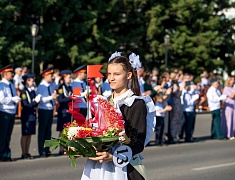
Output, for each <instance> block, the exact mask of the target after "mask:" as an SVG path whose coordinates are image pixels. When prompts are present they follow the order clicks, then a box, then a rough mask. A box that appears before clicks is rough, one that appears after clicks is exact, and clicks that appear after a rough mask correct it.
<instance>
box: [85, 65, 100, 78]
mask: <svg viewBox="0 0 235 180" xmlns="http://www.w3.org/2000/svg"><path fill="white" fill-rule="evenodd" d="M102 66H103V65H88V66H87V78H96V77H104V76H103V75H102V74H101V73H100V69H101V67H102Z"/></svg>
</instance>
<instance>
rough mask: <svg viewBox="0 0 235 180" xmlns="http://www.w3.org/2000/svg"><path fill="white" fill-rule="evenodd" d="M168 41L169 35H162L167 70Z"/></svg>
mask: <svg viewBox="0 0 235 180" xmlns="http://www.w3.org/2000/svg"><path fill="white" fill-rule="evenodd" d="M169 42H170V36H169V35H165V36H164V45H165V69H166V70H167V69H168V68H167V65H168V49H169Z"/></svg>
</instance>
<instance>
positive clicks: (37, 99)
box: [34, 94, 42, 103]
mask: <svg viewBox="0 0 235 180" xmlns="http://www.w3.org/2000/svg"><path fill="white" fill-rule="evenodd" d="M41 96H42V95H41V94H38V95H37V96H36V97H35V98H34V101H35V102H36V103H39V101H40V99H41Z"/></svg>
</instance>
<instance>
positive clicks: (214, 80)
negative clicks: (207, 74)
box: [210, 78, 218, 83]
mask: <svg viewBox="0 0 235 180" xmlns="http://www.w3.org/2000/svg"><path fill="white" fill-rule="evenodd" d="M216 81H218V79H217V78H211V80H210V83H213V82H216Z"/></svg>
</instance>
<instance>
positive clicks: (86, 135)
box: [44, 96, 124, 167]
mask: <svg viewBox="0 0 235 180" xmlns="http://www.w3.org/2000/svg"><path fill="white" fill-rule="evenodd" d="M70 98H71V99H72V102H71V103H70V104H69V110H68V112H70V113H71V114H72V116H73V119H74V120H73V121H72V122H69V123H67V124H64V129H63V131H62V135H61V137H59V138H57V139H55V138H52V139H51V140H46V141H45V144H44V146H45V147H51V148H52V151H53V150H55V149H56V148H57V147H58V146H62V147H63V148H64V149H65V151H66V154H67V155H68V156H69V157H70V159H71V165H72V166H73V167H76V161H75V158H76V157H79V156H83V157H96V152H99V151H100V152H101V151H108V150H109V149H110V148H112V147H113V146H115V145H118V144H119V139H120V138H119V133H120V132H122V131H123V130H124V121H123V117H122V115H121V114H120V113H118V112H116V110H115V109H114V108H113V106H112V105H111V104H110V103H109V102H108V101H107V100H106V99H104V98H102V97H95V98H94V97H92V96H91V97H90V99H89V102H90V107H91V112H92V113H93V115H94V118H90V119H89V120H86V119H85V117H84V116H83V115H82V114H80V113H79V106H78V104H79V98H77V97H75V96H71V97H70ZM94 99H96V100H95V101H94Z"/></svg>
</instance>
